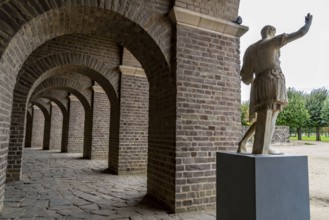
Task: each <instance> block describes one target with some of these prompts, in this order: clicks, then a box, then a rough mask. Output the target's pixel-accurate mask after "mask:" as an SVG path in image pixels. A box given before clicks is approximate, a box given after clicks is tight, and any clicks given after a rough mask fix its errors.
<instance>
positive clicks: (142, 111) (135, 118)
mask: <svg viewBox="0 0 329 220" xmlns="http://www.w3.org/2000/svg"><path fill="white" fill-rule="evenodd" d="M120 71H121V73H122V75H121V89H120V94H121V98H120V106H121V107H120V109H121V110H120V151H119V165H118V173H119V174H128V173H130V174H131V173H146V167H147V146H148V108H149V83H148V81H147V78H146V75H145V72H144V70H143V69H141V68H137V67H129V66H120ZM110 153H111V152H110Z"/></svg>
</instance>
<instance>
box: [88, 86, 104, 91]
mask: <svg viewBox="0 0 329 220" xmlns="http://www.w3.org/2000/svg"><path fill="white" fill-rule="evenodd" d="M91 89H92V90H93V91H94V92H96V93H105V91H104V89H103V88H102V87H101V86H95V85H94V86H92V87H91Z"/></svg>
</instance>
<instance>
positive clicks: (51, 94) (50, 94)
mask: <svg viewBox="0 0 329 220" xmlns="http://www.w3.org/2000/svg"><path fill="white" fill-rule="evenodd" d="M59 92H60V91H58V90H51V91H44V92H42V93H39V94H38V95H37V96H35V97H36V98H46V99H49V100H50V101H51V102H54V103H56V105H57V106H58V107H59V109H60V110H61V112H62V115H63V123H62V138H61V152H67V147H68V132H69V112H68V100H67V98H65V100H64V101H63V97H60V96H59V95H58V94H59ZM66 96H67V95H66Z"/></svg>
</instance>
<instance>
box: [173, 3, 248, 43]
mask: <svg viewBox="0 0 329 220" xmlns="http://www.w3.org/2000/svg"><path fill="white" fill-rule="evenodd" d="M169 17H170V19H171V20H172V21H173V22H174V23H177V24H180V25H185V26H188V27H193V28H197V29H201V30H204V31H208V32H213V33H217V34H221V35H226V36H229V37H241V36H242V35H243V34H245V33H246V32H247V31H248V29H249V28H248V27H246V26H243V25H239V24H236V23H233V22H232V21H228V20H225V19H221V18H216V17H212V16H209V15H205V14H202V13H199V12H195V11H191V10H188V9H185V8H180V7H177V6H174V7H173V9H172V10H171V12H170V14H169Z"/></svg>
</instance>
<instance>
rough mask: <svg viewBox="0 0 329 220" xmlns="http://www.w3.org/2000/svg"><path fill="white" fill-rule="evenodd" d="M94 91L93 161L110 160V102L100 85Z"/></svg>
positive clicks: (95, 86)
mask: <svg viewBox="0 0 329 220" xmlns="http://www.w3.org/2000/svg"><path fill="white" fill-rule="evenodd" d="M92 89H93V93H94V94H93V121H92V122H93V129H92V147H91V159H99V160H108V152H109V142H110V111H111V110H110V101H109V99H108V96H107V94H106V93H105V91H104V90H103V89H102V87H101V86H99V85H94V86H93V87H92Z"/></svg>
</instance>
